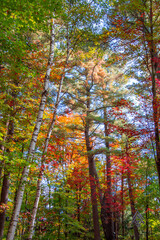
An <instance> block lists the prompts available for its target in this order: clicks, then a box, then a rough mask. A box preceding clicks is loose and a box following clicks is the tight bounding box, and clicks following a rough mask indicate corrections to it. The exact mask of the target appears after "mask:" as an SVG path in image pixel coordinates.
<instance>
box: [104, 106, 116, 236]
mask: <svg viewBox="0 0 160 240" xmlns="http://www.w3.org/2000/svg"><path fill="white" fill-rule="evenodd" d="M104 121H105V122H104V130H105V146H106V148H107V149H108V152H107V153H106V175H107V190H106V191H105V193H104V196H103V200H102V205H101V220H102V226H103V231H104V234H105V238H106V240H113V229H112V226H113V222H112V203H111V199H112V190H111V159H110V154H109V141H108V139H107V138H108V137H109V131H108V124H107V112H106V108H104Z"/></svg>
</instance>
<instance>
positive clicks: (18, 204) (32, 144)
mask: <svg viewBox="0 0 160 240" xmlns="http://www.w3.org/2000/svg"><path fill="white" fill-rule="evenodd" d="M54 39H55V36H54V22H53V23H52V30H51V42H50V54H49V61H48V66H47V71H46V76H45V80H44V89H43V92H42V96H41V102H40V106H39V112H38V116H37V120H36V124H35V128H34V131H33V134H32V139H31V142H30V146H29V150H28V156H27V162H28V163H30V161H31V159H32V155H33V153H34V151H35V146H36V142H37V137H38V134H39V130H40V127H41V124H42V118H43V112H44V109H45V104H46V99H47V94H48V88H49V78H50V73H51V67H52V64H53V57H54ZM28 173H29V166H25V167H24V168H23V172H22V176H21V180H20V183H19V186H18V190H17V193H16V198H15V204H14V209H13V213H12V218H11V222H10V226H9V229H8V233H7V238H6V239H7V240H13V239H14V235H15V231H16V227H17V222H18V217H19V213H20V209H21V205H22V200H23V194H24V189H25V182H26V178H27V176H28Z"/></svg>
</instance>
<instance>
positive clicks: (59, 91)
mask: <svg viewBox="0 0 160 240" xmlns="http://www.w3.org/2000/svg"><path fill="white" fill-rule="evenodd" d="M67 61H68V57H67ZM63 80H64V75H62V78H61V82H60V84H59V89H58V93H57V99H56V104H55V109H54V112H53V117H52V122H51V124H50V127H49V129H48V133H47V137H46V140H45V145H44V150H43V156H42V161H41V162H42V165H43V163H44V161H45V154H46V153H47V149H48V144H49V139H50V137H51V133H52V130H53V127H54V123H55V120H56V114H57V108H58V105H59V101H60V94H61V91H62V85H63ZM43 171H44V168H41V170H40V173H39V176H38V181H37V192H36V198H35V202H34V207H33V212H32V215H31V221H30V226H29V236H28V240H31V239H32V237H33V230H34V225H35V219H36V215H37V210H38V204H39V199H40V195H41V182H42V175H43Z"/></svg>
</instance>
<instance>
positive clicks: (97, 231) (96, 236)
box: [85, 87, 101, 240]
mask: <svg viewBox="0 0 160 240" xmlns="http://www.w3.org/2000/svg"><path fill="white" fill-rule="evenodd" d="M86 94H87V102H86V106H87V113H86V120H85V140H86V149H87V152H90V151H91V150H92V146H91V143H90V137H89V128H90V119H89V109H90V88H89V87H86ZM88 165H89V179H90V189H91V202H92V214H93V227H94V239H95V240H100V239H101V238H100V227H99V215H98V203H97V192H96V179H95V166H94V157H93V155H92V154H88Z"/></svg>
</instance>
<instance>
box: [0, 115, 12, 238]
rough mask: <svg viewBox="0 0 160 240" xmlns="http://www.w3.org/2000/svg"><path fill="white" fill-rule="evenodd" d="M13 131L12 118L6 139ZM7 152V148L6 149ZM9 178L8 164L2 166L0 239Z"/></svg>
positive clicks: (7, 139) (10, 136)
mask: <svg viewBox="0 0 160 240" xmlns="http://www.w3.org/2000/svg"><path fill="white" fill-rule="evenodd" d="M13 133H14V122H13V121H12V120H10V121H9V124H8V131H7V134H6V139H5V140H6V141H7V142H9V141H10V140H11V138H12V136H13ZM2 150H3V151H4V147H2ZM6 151H7V152H8V153H9V149H7V150H6ZM9 179H10V169H9V164H7V165H6V166H5V167H4V176H3V183H2V189H1V200H0V205H1V206H3V208H2V211H0V239H1V238H2V237H3V231H4V224H5V216H6V205H7V203H8V193H9Z"/></svg>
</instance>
